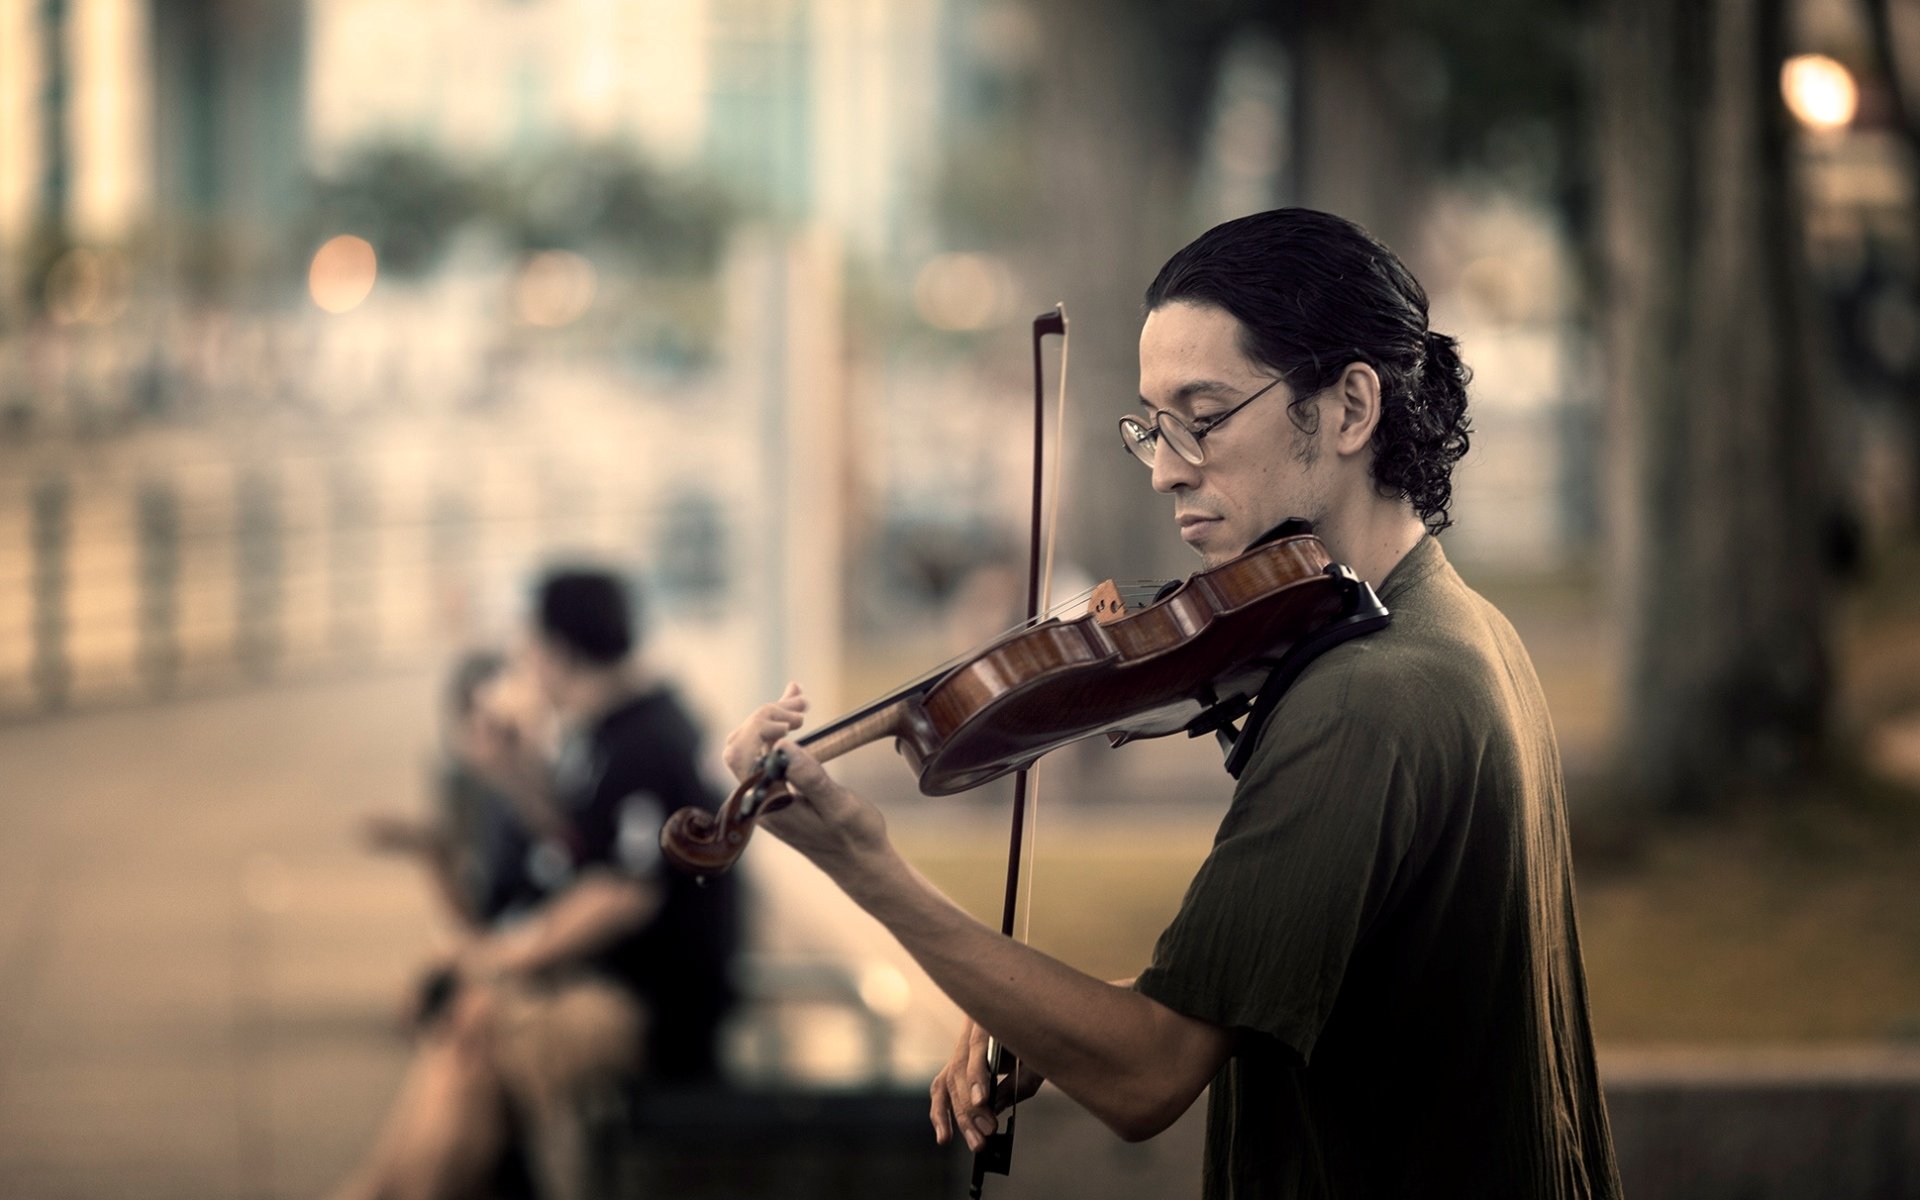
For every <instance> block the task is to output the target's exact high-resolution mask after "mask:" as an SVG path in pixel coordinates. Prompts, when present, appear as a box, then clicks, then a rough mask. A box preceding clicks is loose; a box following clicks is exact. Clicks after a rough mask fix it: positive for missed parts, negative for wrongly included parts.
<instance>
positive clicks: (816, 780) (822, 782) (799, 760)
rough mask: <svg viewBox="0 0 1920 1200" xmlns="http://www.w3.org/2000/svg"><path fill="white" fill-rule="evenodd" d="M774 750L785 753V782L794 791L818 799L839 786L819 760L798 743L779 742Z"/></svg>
mask: <svg viewBox="0 0 1920 1200" xmlns="http://www.w3.org/2000/svg"><path fill="white" fill-rule="evenodd" d="M776 749H779V750H784V751H786V755H787V782H788V783H789V784H791V785H792V786H793V789H794V790H795V791H797V792H800V793H801V794H803V795H805V796H808V797H810V798H818V797H820V796H822V795H825V794H826V793H828V792H830V791H832V790H833V789H834V788H837V787H839V786H840V785H839V784H838V783H837V782H835V780H834V778H833V776H831V775H829V774H827V769H826V768H825V767H823V766H821V765H820V760H819V759H817V758H815V757H814V756H813V755H811V754H809V753H807V751H806V750H805V748H803V747H801V746H800V745H799V744H798V743H795V742H781V743H780V744H779V745H778V746H777V747H776Z"/></svg>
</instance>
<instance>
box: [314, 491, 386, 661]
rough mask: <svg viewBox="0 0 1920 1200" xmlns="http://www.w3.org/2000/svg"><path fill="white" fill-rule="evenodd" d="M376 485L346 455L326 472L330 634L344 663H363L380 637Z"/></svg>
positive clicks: (333, 646) (328, 632) (333, 644)
mask: <svg viewBox="0 0 1920 1200" xmlns="http://www.w3.org/2000/svg"><path fill="white" fill-rule="evenodd" d="M371 486H372V485H371V484H370V482H369V481H368V480H367V479H365V478H363V477H362V476H361V475H360V474H359V472H358V471H356V470H355V469H354V467H353V465H352V464H351V463H350V462H349V461H348V460H347V459H346V458H345V457H344V456H343V457H340V458H336V459H335V460H334V461H333V462H332V463H330V464H329V465H328V472H327V610H328V619H327V634H328V641H329V642H330V643H331V645H332V649H333V652H334V654H335V655H336V656H338V658H339V659H340V660H341V661H343V662H363V661H365V660H366V659H367V658H369V657H371V656H372V652H373V649H374V645H375V643H376V641H377V629H376V627H375V620H376V619H377V612H378V604H377V602H376V597H377V596H378V595H379V591H378V584H379V572H378V570H377V569H376V568H377V566H378V563H377V562H376V551H377V550H378V548H379V546H378V540H377V539H376V537H375V536H374V529H373V510H374V503H373V500H372V499H371V498H370V497H369V495H368V490H369V488H370V487H371Z"/></svg>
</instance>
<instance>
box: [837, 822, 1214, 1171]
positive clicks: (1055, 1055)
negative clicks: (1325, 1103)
mask: <svg viewBox="0 0 1920 1200" xmlns="http://www.w3.org/2000/svg"><path fill="white" fill-rule="evenodd" d="M833 873H834V874H835V878H836V880H837V881H838V882H840V884H841V886H842V887H843V888H845V890H846V891H847V893H848V894H849V895H850V896H852V897H853V899H854V900H855V902H857V903H858V904H860V906H861V907H862V908H864V909H866V910H867V911H868V912H869V913H871V914H872V915H873V916H874V917H875V918H876V919H878V920H879V921H880V922H881V924H883V925H885V926H886V927H887V928H888V929H889V930H890V931H891V932H892V933H893V934H894V936H895V937H896V938H898V939H899V941H900V943H901V945H902V946H904V947H905V948H906V949H907V951H908V952H909V953H910V954H912V955H913V957H914V958H915V960H916V961H918V962H919V963H920V965H921V966H922V968H924V969H925V970H926V972H927V974H928V976H929V977H930V978H931V979H932V980H933V981H934V983H935V984H937V985H938V986H939V987H940V988H941V990H943V991H944V992H946V993H947V995H948V996H949V997H951V998H952V999H953V1001H954V1002H955V1003H956V1004H958V1005H959V1006H960V1008H961V1009H962V1011H964V1012H966V1013H967V1014H968V1015H969V1016H970V1017H972V1018H973V1019H974V1020H975V1021H976V1022H977V1023H978V1024H979V1025H980V1026H981V1027H982V1028H984V1029H986V1030H987V1031H989V1032H990V1033H992V1034H993V1035H994V1036H995V1037H997V1038H998V1039H1000V1041H1001V1042H1003V1043H1004V1044H1005V1045H1007V1046H1008V1047H1009V1048H1010V1049H1011V1050H1013V1051H1014V1052H1015V1053H1017V1054H1018V1055H1019V1056H1020V1057H1021V1059H1022V1061H1023V1062H1024V1063H1025V1064H1026V1065H1027V1067H1028V1068H1029V1069H1031V1070H1033V1071H1036V1072H1038V1073H1039V1074H1040V1075H1042V1076H1044V1077H1046V1079H1048V1080H1049V1081H1050V1082H1052V1083H1053V1084H1054V1085H1055V1086H1056V1087H1058V1088H1059V1089H1060V1090H1061V1091H1063V1092H1065V1093H1066V1094H1067V1095H1068V1096H1069V1097H1071V1098H1072V1099H1074V1100H1075V1101H1076V1102H1078V1103H1080V1104H1081V1105H1082V1106H1084V1107H1085V1108H1087V1109H1088V1110H1089V1111H1090V1112H1092V1113H1093V1114H1094V1115H1095V1116H1097V1117H1099V1118H1100V1119H1101V1120H1102V1121H1103V1122H1105V1123H1106V1124H1107V1125H1109V1126H1110V1127H1112V1128H1113V1129H1114V1130H1115V1131H1116V1132H1118V1133H1120V1134H1121V1135H1122V1136H1125V1137H1129V1138H1139V1137H1147V1136H1151V1135H1152V1134H1154V1133H1157V1132H1158V1131H1159V1130H1160V1129H1162V1128H1164V1127H1165V1126H1166V1125H1167V1124H1169V1123H1171V1122H1172V1120H1173V1119H1174V1118H1176V1117H1178V1116H1179V1115H1180V1113H1181V1112H1183V1111H1185V1110H1186V1108H1187V1106H1188V1105H1189V1104H1191V1103H1192V1101H1193V1099H1194V1097H1195V1096H1196V1095H1198V1093H1199V1091H1200V1089H1201V1088H1202V1087H1204V1086H1205V1083H1206V1081H1207V1080H1208V1079H1210V1078H1211V1077H1212V1074H1213V1071H1214V1069H1216V1068H1217V1066H1218V1057H1214V1055H1215V1053H1216V1050H1217V1051H1218V1055H1219V1056H1224V1047H1225V1035H1224V1033H1221V1032H1220V1031H1218V1030H1213V1029H1212V1028H1211V1027H1206V1026H1202V1025H1201V1024H1200V1023H1198V1022H1194V1021H1191V1020H1190V1019H1188V1018H1184V1017H1180V1016H1179V1015H1178V1014H1174V1013H1172V1012H1170V1011H1169V1010H1167V1009H1165V1008H1164V1007H1162V1006H1161V1005H1159V1004H1157V1003H1155V1002H1154V1001H1152V1000H1150V999H1148V998H1147V997H1145V996H1142V995H1140V994H1139V993H1137V992H1134V991H1133V990H1131V988H1129V987H1127V986H1124V985H1116V984H1112V983H1106V982H1103V981H1101V980H1098V979H1095V978H1094V977H1093V976H1091V975H1087V974H1085V973H1083V972H1080V971H1077V970H1075V969H1074V968H1072V967H1070V966H1068V965H1066V964H1065V963H1062V962H1060V961H1059V960H1057V959H1054V958H1051V957H1049V956H1047V955H1045V954H1042V953H1041V952H1039V951H1037V950H1034V949H1033V948H1032V947H1029V946H1026V945H1023V944H1021V943H1019V942H1015V941H1013V940H1012V939H1010V938H1007V937H1003V936H1002V935H1001V934H999V933H998V932H997V931H995V930H993V929H990V928H988V927H987V926H985V925H983V924H981V923H980V922H979V921H977V920H975V919H974V918H972V917H971V916H969V915H968V914H967V913H966V912H964V911H963V910H961V909H960V908H959V907H958V906H956V905H955V904H954V903H953V902H952V901H950V900H948V899H947V898H946V897H945V896H943V895H942V894H941V893H940V892H939V891H938V889H936V888H935V887H934V886H933V885H932V884H931V883H929V882H928V881H927V880H926V879H925V878H924V877H922V876H921V875H920V874H919V873H918V872H916V871H915V870H914V869H913V868H912V867H911V866H910V865H908V864H907V863H906V862H905V861H904V860H902V859H901V858H900V857H899V855H898V854H897V853H895V852H894V851H893V849H892V847H891V845H886V846H884V847H881V848H878V849H876V850H875V851H873V852H871V853H868V854H863V855H862V856H861V859H860V860H859V862H858V864H857V865H856V864H854V863H848V864H847V865H846V866H844V867H842V868H840V869H839V870H838V871H835V872H833ZM1169 1057H1171V1058H1172V1059H1173V1060H1174V1061H1175V1064H1177V1065H1175V1066H1174V1069H1172V1070H1169V1067H1170V1063H1169Z"/></svg>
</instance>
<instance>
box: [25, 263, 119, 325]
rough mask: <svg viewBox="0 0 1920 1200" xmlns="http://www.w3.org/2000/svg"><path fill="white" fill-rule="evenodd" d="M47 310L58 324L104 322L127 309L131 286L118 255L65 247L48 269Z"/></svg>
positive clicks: (94, 323)
mask: <svg viewBox="0 0 1920 1200" xmlns="http://www.w3.org/2000/svg"><path fill="white" fill-rule="evenodd" d="M46 289H47V290H46V297H47V313H48V315H49V316H51V317H52V318H53V320H54V321H55V323H57V324H61V325H106V324H110V323H111V322H112V321H113V320H114V319H115V318H116V317H118V316H119V315H120V314H121V313H123V312H125V311H126V307H127V300H128V298H129V294H130V292H131V290H132V287H131V281H130V279H129V276H128V271H127V265H126V262H125V260H124V259H122V258H121V257H120V256H119V255H117V254H113V253H111V252H107V251H101V250H90V249H87V248H85V247H81V248H77V249H73V250H69V251H67V252H66V253H65V254H63V255H61V256H60V258H59V259H58V260H56V261H55V262H54V264H53V266H52V268H51V269H49V270H48V272H47V283H46Z"/></svg>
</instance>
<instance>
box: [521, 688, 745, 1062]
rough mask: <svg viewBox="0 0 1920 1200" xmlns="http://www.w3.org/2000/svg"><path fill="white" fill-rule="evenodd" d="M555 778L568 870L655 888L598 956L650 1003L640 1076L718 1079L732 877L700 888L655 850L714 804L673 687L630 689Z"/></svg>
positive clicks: (573, 746) (733, 916) (733, 936)
mask: <svg viewBox="0 0 1920 1200" xmlns="http://www.w3.org/2000/svg"><path fill="white" fill-rule="evenodd" d="M555 782H556V791H557V793H558V796H559V800H560V803H561V805H562V806H563V808H564V809H565V811H566V812H567V814H568V816H569V818H570V820H571V822H572V825H573V844H572V846H571V856H572V860H573V861H572V863H571V867H572V869H573V870H574V871H581V870H586V869H589V868H594V867H602V868H608V869H611V870H614V871H617V872H620V873H622V874H625V875H628V876H631V877H634V878H640V879H645V880H648V881H650V882H652V883H653V884H654V885H655V886H657V887H659V888H661V889H662V898H661V905H660V910H659V912H658V913H657V914H656V915H655V916H654V918H653V920H652V921H650V922H648V924H647V925H646V926H645V927H644V928H642V929H640V930H638V931H636V932H635V933H634V934H632V935H631V936H629V937H627V938H624V939H622V940H621V941H619V942H617V943H615V944H614V945H613V946H611V947H609V948H608V949H607V950H605V951H604V952H602V953H601V954H600V955H599V956H598V957H597V958H596V959H595V961H594V966H595V967H596V968H597V969H599V970H601V971H603V972H604V973H606V974H607V975H608V976H610V977H611V978H612V979H614V980H615V981H617V982H619V983H621V984H623V985H625V986H627V987H629V988H631V989H633V991H634V992H635V993H636V994H638V995H639V996H640V998H641V999H642V1000H643V1001H644V1002H645V1004H646V1006H647V1010H648V1028H647V1034H648V1036H647V1048H648V1060H647V1064H646V1070H647V1073H648V1074H649V1075H650V1076H652V1077H654V1078H659V1079H664V1080H671V1081H693V1080H698V1079H703V1078H709V1077H711V1076H713V1075H714V1074H715V1073H716V1072H717V1071H718V1061H717V1054H718V1047H717V1045H716V1038H717V1034H718V1031H719V1026H720V1022H721V1021H722V1019H723V1018H724V1017H725V1016H726V1013H727V1010H728V1009H729V1007H731V1005H732V1002H733V998H734V994H733V987H732V983H731V981H730V979H729V974H728V972H729V969H730V964H731V962H732V959H733V955H734V951H735V949H736V948H737V946H738V943H739V936H740V935H739V914H738V911H737V903H736V897H735V888H734V883H733V877H732V876H731V875H719V876H715V877H714V878H711V879H709V880H707V881H706V883H705V884H701V883H699V882H698V881H696V880H694V879H693V878H692V877H690V876H688V875H685V874H682V873H681V872H679V871H675V870H673V869H672V868H671V867H669V866H668V865H667V864H666V863H665V861H664V860H663V859H662V858H661V854H660V828H661V826H662V825H663V824H664V823H665V822H666V819H667V816H668V815H669V814H671V813H672V812H674V811H675V810H677V809H679V808H681V807H683V806H685V805H689V804H693V805H699V806H700V807H702V808H705V809H707V810H708V811H712V810H713V809H715V808H716V807H717V805H718V797H716V796H715V794H714V792H713V790H712V789H711V788H709V787H708V786H707V783H706V781H705V779H704V778H703V777H702V774H701V770H700V733H699V730H698V728H697V727H696V726H695V725H694V723H693V719H692V718H691V717H690V716H688V714H687V711H686V709H685V708H683V707H682V706H681V704H680V702H679V700H678V699H676V698H675V696H674V694H673V693H672V692H671V691H668V690H666V689H664V688H661V689H656V690H653V691H649V692H645V693H642V694H640V695H637V696H634V697H633V698H631V699H629V700H627V701H625V702H624V703H622V704H620V705H619V706H618V707H616V708H614V709H613V710H612V711H610V712H608V713H607V714H606V715H604V716H602V717H601V718H600V720H599V721H597V722H595V724H594V725H593V726H592V728H591V729H590V730H588V731H586V733H585V734H584V736H576V737H575V738H573V739H571V740H570V741H569V742H568V744H567V745H566V746H565V747H564V748H563V750H562V753H561V756H560V761H559V764H558V765H557V767H556V768H555Z"/></svg>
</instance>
